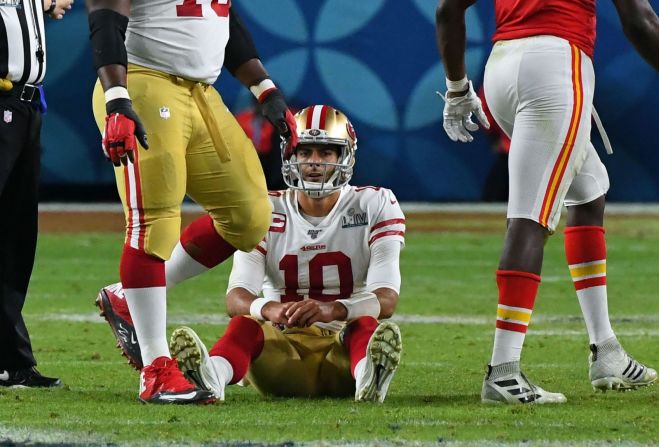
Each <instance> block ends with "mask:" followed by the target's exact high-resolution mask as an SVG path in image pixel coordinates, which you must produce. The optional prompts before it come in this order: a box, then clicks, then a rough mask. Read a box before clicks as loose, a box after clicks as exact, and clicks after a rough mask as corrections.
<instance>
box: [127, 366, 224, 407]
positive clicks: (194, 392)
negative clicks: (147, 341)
mask: <svg viewBox="0 0 659 447" xmlns="http://www.w3.org/2000/svg"><path fill="white" fill-rule="evenodd" d="M140 400H141V401H142V402H144V403H145V404H197V403H199V404H210V403H213V402H215V397H214V396H213V393H211V392H210V391H207V390H202V389H200V388H198V387H196V386H195V385H193V384H192V383H190V382H188V381H187V380H186V378H185V377H184V376H183V373H181V370H180V369H179V368H178V365H177V363H176V359H170V358H167V357H158V358H157V359H155V360H154V361H153V363H151V364H150V365H148V366H145V367H144V368H142V372H141V373H140Z"/></svg>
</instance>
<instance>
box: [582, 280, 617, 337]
mask: <svg viewBox="0 0 659 447" xmlns="http://www.w3.org/2000/svg"><path fill="white" fill-rule="evenodd" d="M577 298H579V305H580V306H581V313H582V314H583V319H584V321H585V322H586V329H587V330H588V338H589V339H590V343H591V344H593V343H594V344H598V343H601V342H603V341H604V340H607V339H609V338H611V337H614V336H615V334H614V333H613V328H612V327H611V321H609V306H608V303H607V296H606V286H596V287H588V288H586V289H581V290H577Z"/></svg>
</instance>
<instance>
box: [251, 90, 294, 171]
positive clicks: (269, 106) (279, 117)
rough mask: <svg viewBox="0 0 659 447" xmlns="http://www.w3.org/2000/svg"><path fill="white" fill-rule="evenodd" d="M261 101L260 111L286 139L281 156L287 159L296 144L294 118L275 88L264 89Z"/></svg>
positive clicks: (281, 95)
mask: <svg viewBox="0 0 659 447" xmlns="http://www.w3.org/2000/svg"><path fill="white" fill-rule="evenodd" d="M259 101H260V102H261V113H262V114H263V116H265V117H266V118H267V119H268V121H270V123H272V125H273V126H275V129H277V132H279V135H281V136H282V137H284V139H285V140H286V146H285V149H284V152H283V154H282V156H283V157H284V160H288V159H289V158H291V156H292V155H293V151H294V150H295V147H296V146H297V141H298V138H297V124H295V118H294V117H293V114H292V113H291V111H290V110H289V109H288V106H287V105H286V101H285V100H284V95H283V94H282V93H281V91H280V90H279V89H277V88H274V89H272V90H270V91H266V92H265V93H264V94H263V95H261V97H260V98H259Z"/></svg>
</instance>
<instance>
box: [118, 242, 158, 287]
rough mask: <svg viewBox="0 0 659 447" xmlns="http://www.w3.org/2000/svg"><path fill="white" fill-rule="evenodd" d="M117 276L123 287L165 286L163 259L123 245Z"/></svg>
mask: <svg viewBox="0 0 659 447" xmlns="http://www.w3.org/2000/svg"><path fill="white" fill-rule="evenodd" d="M119 277H120V278H121V284H122V285H123V287H124V289H143V288H145V287H164V286H165V261H163V260H162V259H160V258H156V257H155V256H151V255H148V254H146V253H144V251H142V250H137V249H135V248H132V247H130V246H129V245H124V250H123V253H122V254H121V263H120V265H119Z"/></svg>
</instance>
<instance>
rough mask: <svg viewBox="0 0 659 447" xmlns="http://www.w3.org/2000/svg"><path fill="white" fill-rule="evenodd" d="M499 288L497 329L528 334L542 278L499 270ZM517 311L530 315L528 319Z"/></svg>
mask: <svg viewBox="0 0 659 447" xmlns="http://www.w3.org/2000/svg"><path fill="white" fill-rule="evenodd" d="M497 286H499V306H498V309H497V328H499V329H504V330H507V331H515V332H523V333H526V329H527V327H528V323H529V322H530V320H531V312H532V311H533V306H535V297H536V296H537V295H538V287H539V286H540V276H538V275H536V274H535V273H529V272H517V271H514V270H497ZM510 308H515V309H510ZM516 309H519V311H521V312H522V313H528V317H527V316H525V315H520V314H519V312H518V311H517V310H516ZM526 311H528V312H526Z"/></svg>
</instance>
